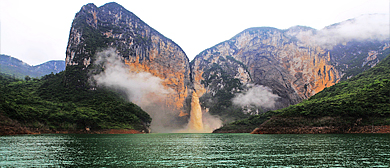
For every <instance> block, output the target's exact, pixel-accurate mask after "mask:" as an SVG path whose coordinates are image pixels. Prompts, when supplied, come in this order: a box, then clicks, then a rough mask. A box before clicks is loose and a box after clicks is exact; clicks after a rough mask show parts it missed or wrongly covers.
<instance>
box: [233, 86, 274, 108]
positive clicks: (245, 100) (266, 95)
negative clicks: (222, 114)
mask: <svg viewBox="0 0 390 168" xmlns="http://www.w3.org/2000/svg"><path fill="white" fill-rule="evenodd" d="M278 98H279V96H278V95H276V94H273V93H272V90H271V89H270V88H268V87H265V86H262V85H254V86H250V88H249V89H248V91H247V92H245V93H239V94H236V96H235V97H234V98H233V99H232V102H233V104H235V105H239V106H249V105H252V106H256V107H263V108H273V107H274V106H275V102H276V100H277V99H278Z"/></svg>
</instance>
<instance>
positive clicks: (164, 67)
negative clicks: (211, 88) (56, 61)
mask: <svg viewBox="0 0 390 168" xmlns="http://www.w3.org/2000/svg"><path fill="white" fill-rule="evenodd" d="M108 47H112V48H114V49H115V50H116V51H117V53H118V54H119V55H120V56H121V57H122V60H123V62H125V64H126V65H127V66H128V69H129V71H132V72H148V73H151V74H152V75H154V76H156V77H159V78H161V79H162V81H163V82H162V83H163V85H164V86H166V87H168V88H170V89H172V90H173V91H174V92H173V93H172V94H170V95H169V99H167V101H166V104H167V105H168V106H169V107H173V108H174V109H176V110H178V111H181V113H183V114H184V113H185V112H184V110H185V107H184V105H185V98H186V97H187V96H188V95H187V93H188V89H189V87H190V85H191V81H190V67H189V60H188V58H187V56H186V54H185V53H184V52H183V50H182V49H181V48H180V47H179V46H178V45H177V44H175V43H174V42H173V41H172V40H170V39H168V38H166V37H164V36H163V35H161V34H160V33H159V32H157V31H156V30H154V29H153V28H151V27H150V26H148V25H147V24H146V23H144V22H143V21H142V20H141V19H139V18H138V17H137V16H135V15H134V14H133V13H131V12H129V11H128V10H126V9H124V8H123V7H122V6H120V5H119V4H116V3H108V4H105V5H103V6H101V7H96V6H95V5H94V4H87V5H85V6H83V7H82V8H81V10H80V11H79V12H78V13H77V14H76V16H75V19H74V21H73V23H72V28H71V31H70V35H69V42H68V47H67V50H66V65H67V70H68V69H69V71H72V70H74V69H75V70H77V71H82V72H83V74H84V75H83V76H87V75H88V74H91V73H94V71H95V69H94V68H96V67H94V62H95V61H96V57H95V54H96V52H97V51H99V50H103V49H105V48H108ZM71 78H75V75H74V74H71V73H69V75H68V78H67V79H66V81H67V83H68V84H69V85H75V86H85V83H87V84H88V81H87V80H85V78H84V77H80V78H82V79H81V80H80V79H78V80H74V79H72V80H71ZM72 82H73V84H72Z"/></svg>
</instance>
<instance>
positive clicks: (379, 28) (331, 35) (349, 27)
mask: <svg viewBox="0 0 390 168" xmlns="http://www.w3.org/2000/svg"><path fill="white" fill-rule="evenodd" d="M296 36H297V38H298V39H300V40H301V41H304V42H308V43H309V44H311V45H319V46H322V47H325V48H328V49H331V48H332V47H333V46H335V45H337V44H340V43H344V42H348V41H351V40H357V41H362V40H369V39H371V40H379V41H383V40H387V39H389V38H390V23H389V15H388V14H370V15H361V16H359V17H356V18H354V19H350V20H347V21H344V22H341V23H338V24H334V25H331V26H328V27H325V28H324V29H322V30H318V31H305V32H300V33H299V34H297V35H296Z"/></svg>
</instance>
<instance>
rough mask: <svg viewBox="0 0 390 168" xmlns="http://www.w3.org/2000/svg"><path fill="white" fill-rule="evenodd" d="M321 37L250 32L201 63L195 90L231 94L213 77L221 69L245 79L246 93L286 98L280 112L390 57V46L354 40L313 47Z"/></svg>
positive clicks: (305, 30)
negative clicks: (255, 89)
mask: <svg viewBox="0 0 390 168" xmlns="http://www.w3.org/2000/svg"><path fill="white" fill-rule="evenodd" d="M333 27H334V26H333ZM331 28H332V27H329V28H328V29H331ZM317 32H318V31H317V30H315V29H312V28H309V27H302V26H295V27H291V28H289V29H287V30H279V29H276V28H270V27H260V28H250V29H246V30H244V31H243V32H241V33H239V34H237V35H236V36H235V37H233V38H231V39H230V40H227V41H224V42H222V43H220V44H217V45H216V46H214V47H211V48H209V49H207V50H204V51H203V52H201V53H200V54H199V55H197V56H196V57H195V59H194V60H193V61H192V62H191V66H192V69H193V70H194V72H193V74H194V76H195V77H194V86H195V88H196V89H198V90H203V91H204V93H205V94H206V95H208V93H217V92H218V91H219V90H223V89H226V87H224V86H226V82H225V83H223V82H222V81H220V79H219V78H215V77H214V76H215V75H216V74H215V73H209V71H213V69H216V67H217V66H216V65H219V67H218V68H219V71H221V72H225V74H226V75H227V76H226V78H227V79H239V81H240V82H239V84H238V85H239V86H240V87H241V88H243V86H245V85H246V84H248V83H252V84H256V85H263V86H266V87H269V88H270V89H271V90H272V92H273V93H274V94H277V95H278V96H279V97H280V98H279V99H278V100H277V102H276V104H275V107H274V109H279V108H284V107H287V106H289V105H292V104H297V103H299V102H301V101H302V100H303V99H307V98H309V97H311V96H313V95H314V94H316V93H318V92H320V91H321V90H323V89H324V88H326V87H329V86H332V85H334V84H335V83H337V82H339V81H340V80H343V79H346V78H348V77H350V76H353V75H356V74H358V73H360V72H362V71H363V70H365V69H368V68H371V67H372V66H374V65H375V64H376V63H377V62H378V61H379V60H381V59H383V58H384V56H386V55H387V54H386V53H388V52H389V50H388V44H387V43H386V41H378V40H365V41H357V40H349V41H344V42H343V43H337V44H335V45H333V46H331V47H329V46H324V45H321V44H318V43H313V41H314V40H315V39H314V38H316V33H317ZM363 46H364V47H363ZM378 55H380V56H378ZM226 58H229V59H226ZM225 60H228V61H227V63H225V62H226V61H225ZM232 60H234V61H232ZM225 64H228V65H227V66H224V65H225ZM220 74H221V73H220ZM217 76H218V74H217ZM219 76H220V75H219ZM210 83H215V84H213V85H210ZM237 88H239V87H237ZM229 91H231V92H232V93H233V94H235V93H239V92H241V91H242V90H241V91H237V89H236V90H235V91H236V92H234V91H232V90H229ZM243 91H245V88H244V90H243ZM212 95H213V94H212ZM209 97H210V96H209ZM211 99H212V98H211Z"/></svg>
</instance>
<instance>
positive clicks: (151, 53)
mask: <svg viewBox="0 0 390 168" xmlns="http://www.w3.org/2000/svg"><path fill="white" fill-rule="evenodd" d="M377 16H379V17H383V16H381V15H373V16H371V15H370V16H362V17H360V18H355V19H351V20H347V21H345V22H341V23H338V24H334V25H331V26H328V27H326V28H324V29H322V30H316V29H313V28H310V27H304V26H294V27H291V28H289V29H286V30H280V29H276V28H272V27H259V28H249V29H246V30H244V31H243V32H241V33H239V34H237V35H236V36H234V37H233V38H231V39H230V40H227V41H224V42H221V43H219V44H217V45H215V46H213V47H211V48H209V49H206V50H204V51H202V52H201V53H200V54H198V55H197V56H196V57H195V58H194V60H192V61H191V62H189V59H188V58H187V56H186V54H185V53H184V51H183V50H182V49H181V48H180V46H179V45H177V44H176V43H174V42H173V41H172V40H170V39H168V38H166V37H164V36H163V35H162V34H160V33H159V32H157V31H156V30H154V29H153V28H151V27H150V26H149V25H147V24H146V23H144V22H143V21H142V20H141V19H140V18H138V17H137V16H136V15H134V14H133V13H131V12H130V11H128V10H126V9H125V8H123V7H122V6H120V5H119V4H117V3H114V2H113V3H107V4H105V5H103V6H101V7H96V6H95V5H94V4H87V5H85V6H83V7H82V8H81V10H80V11H79V12H78V13H77V14H76V16H75V19H74V21H73V23H72V27H71V30H70V35H69V41H68V46H67V51H66V71H65V78H64V83H65V85H66V86H67V87H76V88H88V89H90V90H94V89H96V88H97V87H101V86H106V87H110V88H115V89H118V90H120V92H122V93H123V94H126V95H127V97H128V100H130V101H132V102H134V103H136V104H138V105H140V106H141V107H142V109H144V110H145V111H147V112H148V113H149V114H150V115H151V116H152V118H154V119H155V120H154V122H155V123H157V122H161V123H159V124H157V125H158V126H153V124H152V128H153V129H160V131H166V130H170V127H183V126H185V124H186V123H187V122H188V120H189V117H190V110H191V108H190V107H191V101H192V99H191V96H190V95H192V92H196V93H197V96H195V97H199V102H200V105H201V106H202V109H204V111H205V112H204V114H208V115H211V116H214V115H216V116H219V118H220V119H222V122H224V123H227V122H230V121H234V120H236V119H244V118H247V117H249V116H250V115H254V114H260V113H264V112H266V111H268V110H276V109H281V108H284V107H288V106H290V105H294V104H297V103H299V102H302V101H303V100H305V99H308V98H310V97H311V96H313V95H315V94H316V93H318V92H320V91H321V90H323V89H324V88H327V87H330V86H332V85H334V84H336V83H338V82H340V81H343V80H346V79H348V78H350V77H352V76H355V75H357V74H359V73H360V72H362V71H364V70H367V69H369V68H371V67H373V66H375V65H376V64H377V63H378V62H379V61H380V60H382V59H383V58H384V57H385V55H387V54H388V53H390V48H389V43H388V40H389V39H388V36H383V37H384V38H383V37H382V36H374V35H371V36H367V37H365V38H357V36H356V35H355V34H351V33H345V32H343V31H344V30H345V29H346V27H347V28H348V30H351V31H352V30H354V29H359V30H363V29H361V26H360V27H356V25H357V26H359V25H360V23H361V22H362V20H370V18H371V17H377ZM354 26H355V27H354ZM365 27H367V28H370V27H369V26H365ZM363 28H364V27H363ZM352 32H353V31H352ZM357 32H359V31H357ZM360 32H362V31H360ZM368 33H371V34H375V33H378V32H370V31H369V32H368ZM380 33H382V34H383V32H380ZM380 33H379V34H380ZM385 33H388V32H385ZM346 35H348V36H346ZM118 61H119V62H122V63H118ZM123 63H124V64H123ZM244 100H245V101H244Z"/></svg>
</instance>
